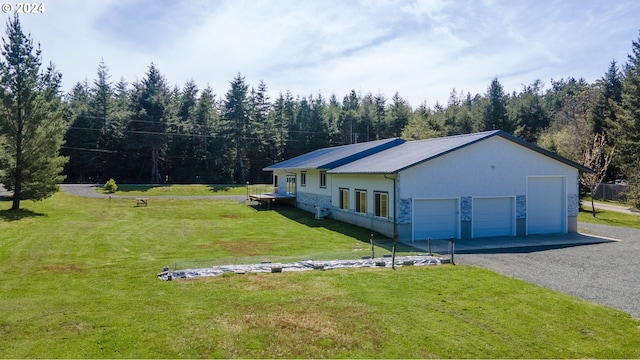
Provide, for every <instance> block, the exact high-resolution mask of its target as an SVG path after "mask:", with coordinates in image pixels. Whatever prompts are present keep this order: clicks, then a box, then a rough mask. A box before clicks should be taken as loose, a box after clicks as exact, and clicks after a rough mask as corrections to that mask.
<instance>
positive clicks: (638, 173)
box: [617, 38, 640, 187]
mask: <svg viewBox="0 0 640 360" xmlns="http://www.w3.org/2000/svg"><path fill="white" fill-rule="evenodd" d="M631 51H632V53H631V54H629V56H628V62H627V64H626V66H625V79H624V83H623V86H622V117H621V120H622V121H621V126H622V129H621V134H620V135H621V136H620V138H619V139H618V141H617V144H618V145H619V146H618V148H619V149H620V152H619V155H620V158H621V165H622V167H623V170H624V171H625V174H626V175H627V176H628V177H630V182H631V185H632V186H638V187H640V185H639V183H640V38H639V39H638V41H633V42H632V48H631Z"/></svg>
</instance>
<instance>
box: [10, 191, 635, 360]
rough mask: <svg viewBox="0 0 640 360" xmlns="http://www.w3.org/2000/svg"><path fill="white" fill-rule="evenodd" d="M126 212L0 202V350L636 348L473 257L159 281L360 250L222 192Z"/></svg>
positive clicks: (124, 205) (313, 224)
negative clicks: (472, 262)
mask: <svg viewBox="0 0 640 360" xmlns="http://www.w3.org/2000/svg"><path fill="white" fill-rule="evenodd" d="M134 205H135V204H133V203H132V202H131V201H130V200H127V199H111V200H108V199H87V198H80V197H74V196H71V195H67V194H56V195H55V196H54V197H53V198H51V199H47V200H45V201H41V202H37V203H32V202H24V203H23V206H24V207H25V209H24V210H21V211H19V212H17V213H16V212H11V211H7V210H0V239H1V240H0V274H2V277H1V278H0V293H1V294H2V296H1V297H0V313H1V314H2V316H0V336H1V338H2V339H3V341H2V343H0V357H1V358H43V357H45V358H201V357H222V358H237V357H243V358H272V357H287V358H300V357H302V358H309V357H313V358H320V357H331V358H338V357H350V358H433V357H435V358H450V357H454V358H496V357H500V358H638V357H640V346H638V345H639V342H638V339H640V320H637V319H632V318H631V317H630V316H629V315H628V314H626V313H623V312H620V311H617V310H614V309H610V308H607V307H604V306H600V305H596V304H593V303H589V302H586V301H582V300H579V299H576V298H574V297H571V296H567V295H563V294H559V293H556V292H553V291H550V290H547V289H544V288H541V287H538V286H534V285H531V284H527V283H525V282H522V281H519V280H515V279H510V278H506V277H503V276H500V275H498V274H495V273H493V272H490V271H486V270H483V269H479V268H474V267H470V266H452V265H442V266H432V267H402V268H397V270H396V271H393V270H391V269H349V270H332V271H324V272H322V271H313V272H304V273H281V274H254V275H251V274H247V275H229V276H220V277H215V278H208V279H201V280H191V281H171V282H164V281H160V280H158V279H157V278H156V274H157V273H158V272H159V271H160V270H161V269H162V267H164V266H166V265H170V264H171V263H173V262H176V261H185V262H188V261H195V262H198V261H216V262H225V261H229V262H234V261H237V260H238V259H249V260H260V259H263V258H265V257H266V258H269V257H291V258H294V257H307V256H320V257H321V256H327V257H333V256H340V257H354V258H359V257H360V256H362V255H368V252H369V243H368V241H367V240H368V238H369V232H368V231H366V230H364V229H360V228H357V227H353V226H349V225H346V224H342V223H338V222H334V221H331V220H315V219H313V217H312V215H310V214H306V213H302V212H299V211H297V210H294V209H278V210H276V211H274V210H271V211H267V210H259V209H254V208H252V207H249V206H245V205H242V204H239V203H235V202H230V201H222V200H220V201H192V200H169V199H156V200H154V201H153V203H152V204H151V205H150V206H149V207H148V208H145V207H141V208H136V207H135V206H134ZM9 207H10V203H8V202H4V203H0V208H3V209H8V208H9ZM378 251H379V252H380V253H382V252H384V251H387V250H386V249H383V248H380V249H377V252H378Z"/></svg>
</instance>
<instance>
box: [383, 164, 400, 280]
mask: <svg viewBox="0 0 640 360" xmlns="http://www.w3.org/2000/svg"><path fill="white" fill-rule="evenodd" d="M383 176H384V178H385V179H389V180H393V251H392V253H391V268H392V269H393V270H395V269H396V246H397V245H398V214H397V213H396V201H397V196H396V195H397V192H396V186H397V185H396V184H397V183H396V180H397V178H398V174H395V177H387V174H383Z"/></svg>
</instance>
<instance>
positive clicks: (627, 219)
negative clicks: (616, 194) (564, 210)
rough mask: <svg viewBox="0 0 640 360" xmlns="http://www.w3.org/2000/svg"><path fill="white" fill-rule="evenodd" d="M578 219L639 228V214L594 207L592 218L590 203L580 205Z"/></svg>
mask: <svg viewBox="0 0 640 360" xmlns="http://www.w3.org/2000/svg"><path fill="white" fill-rule="evenodd" d="M578 221H583V222H588V223H593V224H602V225H609V226H620V227H629V228H634V229H640V215H636V214H626V213H620V212H615V211H607V210H599V209H596V217H595V218H594V217H593V212H592V209H591V203H589V204H588V205H587V206H582V209H581V211H580V212H579V213H578Z"/></svg>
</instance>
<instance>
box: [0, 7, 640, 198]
mask: <svg viewBox="0 0 640 360" xmlns="http://www.w3.org/2000/svg"><path fill="white" fill-rule="evenodd" d="M3 41H4V47H3V52H2V55H3V59H2V61H0V87H2V89H0V90H1V92H0V100H2V103H1V104H0V110H1V115H2V117H1V119H0V146H2V147H3V150H4V152H3V153H2V155H1V156H0V165H1V166H0V182H2V183H3V184H5V186H6V187H8V188H9V189H10V190H14V192H17V193H18V194H20V193H22V195H19V196H18V198H23V199H28V198H29V199H39V198H44V197H46V196H48V195H50V194H51V193H52V191H54V190H52V189H54V188H55V183H56V182H58V181H60V180H61V179H62V178H66V181H68V182H98V183H101V182H105V181H106V180H108V179H109V178H114V179H116V180H117V181H118V182H122V183H154V184H157V183H239V184H244V183H247V182H250V183H260V182H268V181H270V178H269V174H266V173H264V172H263V171H262V169H263V168H264V167H266V166H268V165H271V164H273V163H276V162H278V161H282V160H285V159H288V158H291V157H294V156H297V155H300V154H303V153H306V152H309V151H312V150H315V149H318V148H323V147H328V146H336V145H344V144H351V143H358V142H365V141H372V140H377V139H384V138H390V137H402V138H405V139H408V140H413V139H424V138H430V137H438V136H447V135H455V134H463V133H471V132H477V131H484V130H493V129H502V130H504V131H507V132H509V133H513V134H515V135H516V136H519V137H521V138H523V139H525V140H527V141H530V142H533V143H536V144H538V145H539V146H542V147H544V148H547V149H549V150H552V151H554V152H557V153H559V154H560V155H563V156H565V157H567V158H569V159H572V160H574V161H577V162H580V163H585V156H586V154H588V155H589V159H590V160H589V161H590V163H589V164H590V166H594V165H593V164H599V163H603V162H605V161H606V162H607V165H609V166H608V167H606V171H605V174H604V176H603V179H604V180H611V181H612V180H614V179H617V178H622V177H625V178H628V179H629V181H630V184H631V185H633V186H635V187H634V189H638V188H639V187H638V178H639V177H640V160H639V159H640V68H639V65H640V41H632V42H631V44H632V47H631V50H632V51H631V53H630V54H629V56H628V59H627V62H626V63H624V64H622V66H619V65H618V63H617V62H615V61H612V62H611V64H610V66H609V68H608V69H607V71H606V72H604V75H603V77H602V78H601V79H599V80H597V81H595V82H594V83H588V82H586V81H585V80H584V79H575V78H567V79H559V80H553V79H552V80H551V82H550V86H549V87H548V88H547V87H546V86H545V84H544V83H543V82H542V81H540V80H536V81H534V82H533V83H531V84H528V85H523V86H522V88H521V89H520V90H519V91H514V92H512V93H507V92H505V90H504V88H503V86H502V85H501V84H500V82H499V79H497V78H494V79H493V80H491V82H490V84H489V85H488V87H487V90H486V92H485V93H483V94H475V95H472V94H471V93H469V92H467V93H464V92H458V91H456V90H455V89H454V90H452V92H451V93H450V96H449V99H448V102H447V103H446V104H440V103H436V104H435V105H434V106H429V105H427V103H426V102H424V103H422V104H420V105H418V106H417V107H415V108H414V107H412V106H411V105H410V104H409V103H408V102H407V101H406V100H405V99H404V98H403V97H402V96H401V95H400V94H399V93H397V92H396V93H395V94H394V95H393V96H392V97H391V98H387V97H386V96H385V95H384V94H372V93H366V94H362V93H359V92H356V91H355V90H352V91H350V92H349V93H348V94H346V95H344V96H343V97H342V98H339V97H338V96H336V95H335V94H332V95H331V96H329V97H324V96H323V95H322V94H317V95H307V96H300V95H296V96H294V95H292V94H291V93H290V92H285V93H279V94H278V95H277V96H276V97H275V98H272V97H271V96H270V94H269V92H268V88H267V84H265V83H264V82H262V81H261V82H260V83H259V84H257V86H253V85H251V84H248V83H247V82H246V81H245V78H244V77H243V76H242V74H240V73H239V74H237V76H235V77H234V78H233V79H232V80H231V81H230V82H229V89H228V91H227V92H226V93H225V94H223V95H221V96H219V95H217V94H215V93H214V92H213V90H212V89H211V88H210V87H205V88H202V89H200V88H198V86H197V85H196V83H195V81H193V80H189V81H187V82H186V83H185V84H184V85H183V86H182V87H178V86H169V83H168V81H167V80H166V79H165V77H164V76H163V75H162V73H161V71H160V69H158V67H157V66H156V65H155V64H153V63H151V64H150V65H149V67H148V69H147V71H146V73H145V75H144V76H143V77H142V80H139V81H135V82H133V83H132V84H129V83H127V82H126V81H125V80H124V79H121V80H120V81H118V82H114V81H112V80H111V75H110V73H109V69H108V67H107V65H106V64H105V63H104V61H102V62H100V64H98V67H97V74H96V77H95V79H94V80H93V81H92V82H89V81H84V82H79V83H76V84H75V85H74V86H73V87H72V89H71V90H70V91H69V92H68V93H66V94H63V93H62V92H61V91H60V77H61V75H60V74H59V73H58V72H57V71H56V70H55V67H54V66H53V65H52V64H51V65H50V66H49V67H47V68H46V69H41V64H40V62H41V56H40V50H39V49H34V48H33V45H32V40H31V39H30V38H29V37H28V36H25V35H24V34H23V32H22V30H21V28H20V24H19V19H18V18H17V16H16V17H14V19H13V20H12V21H10V22H9V23H8V25H7V38H6V39H3ZM16 69H20V71H22V72H25V71H27V72H25V73H22V72H20V71H16ZM25 69H28V70H25ZM16 84H19V85H20V86H22V88H15V86H16ZM19 109H22V110H19ZM596 137H597V138H596ZM594 139H595V140H597V141H594ZM594 144H599V146H601V147H602V148H603V149H604V150H603V151H605V152H606V153H607V154H609V153H610V154H613V155H612V156H611V158H607V159H605V158H601V157H600V155H597V154H600V153H602V151H593V147H594V146H595V145H594ZM614 149H615V151H613V150H614ZM58 151H59V152H58ZM594 154H596V155H597V156H595V155H594ZM594 159H595V160H594ZM35 174H39V175H37V176H36V175H35ZM60 174H62V175H60ZM45 178H46V179H45ZM37 184H46V186H38V185H37ZM637 193H640V191H638V192H637ZM14 197H15V195H14ZM638 197H639V198H640V196H638ZM18 206H19V205H18Z"/></svg>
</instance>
